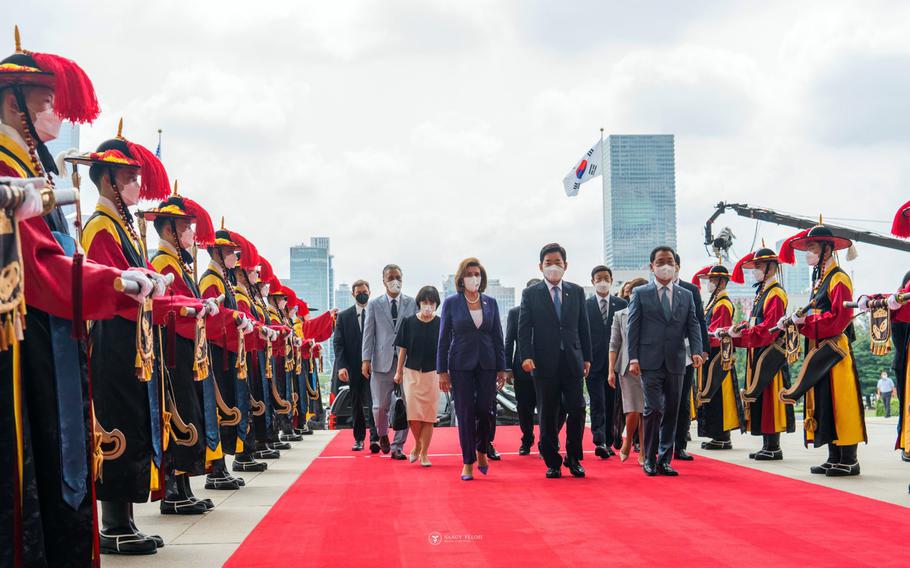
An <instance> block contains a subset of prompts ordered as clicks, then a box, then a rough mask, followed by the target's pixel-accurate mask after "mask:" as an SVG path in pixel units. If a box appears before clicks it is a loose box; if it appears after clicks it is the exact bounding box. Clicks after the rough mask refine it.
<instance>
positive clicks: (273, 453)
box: [253, 442, 281, 460]
mask: <svg viewBox="0 0 910 568" xmlns="http://www.w3.org/2000/svg"><path fill="white" fill-rule="evenodd" d="M253 457H254V458H256V459H257V460H277V459H278V458H280V457H281V452H279V451H278V450H273V449H271V448H269V447H268V445H267V444H263V443H262V442H256V451H254V452H253Z"/></svg>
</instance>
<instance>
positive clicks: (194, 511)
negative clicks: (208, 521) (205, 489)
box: [160, 499, 209, 515]
mask: <svg viewBox="0 0 910 568" xmlns="http://www.w3.org/2000/svg"><path fill="white" fill-rule="evenodd" d="M160 510H161V514H162V515H201V514H203V513H205V512H206V511H208V510H209V508H208V507H206V505H205V503H203V502H202V501H194V500H192V499H184V500H182V501H169V500H167V499H162V500H161V507H160Z"/></svg>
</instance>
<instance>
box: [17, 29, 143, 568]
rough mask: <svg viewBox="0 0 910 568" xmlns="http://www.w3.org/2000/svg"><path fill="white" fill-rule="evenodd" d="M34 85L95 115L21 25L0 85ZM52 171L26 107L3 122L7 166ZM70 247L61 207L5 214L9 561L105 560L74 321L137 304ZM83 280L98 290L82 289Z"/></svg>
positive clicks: (83, 90)
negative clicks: (21, 216) (30, 214)
mask: <svg viewBox="0 0 910 568" xmlns="http://www.w3.org/2000/svg"><path fill="white" fill-rule="evenodd" d="M32 87H46V88H50V89H52V90H53V91H54V92H55V98H54V112H55V114H56V115H57V117H58V118H59V119H61V120H63V119H65V120H69V121H72V122H76V123H84V122H91V121H92V120H94V119H95V118H96V117H97V116H98V113H99V109H98V103H97V99H96V97H95V92H94V88H93V86H92V83H91V81H90V80H89V78H88V77H87V76H86V74H85V73H84V72H83V71H82V69H80V68H79V67H78V65H76V64H75V63H74V62H73V61H71V60H69V59H66V58H63V57H59V56H56V55H51V54H46V53H33V52H28V51H24V50H22V49H21V47H20V45H19V37H18V29H17V30H16V53H15V54H13V55H12V56H10V57H7V58H5V59H3V60H2V61H0V93H2V94H3V95H6V94H9V93H11V94H13V95H14V96H15V98H16V102H17V106H18V108H20V109H23V110H25V109H27V108H28V106H27V104H26V96H25V95H26V94H27V92H28V91H27V90H28V89H29V88H32ZM19 127H21V128H23V129H24V130H23V131H19V130H17V128H19ZM51 173H54V174H56V173H57V168H56V165H55V164H54V161H53V157H52V156H51V154H50V152H49V151H48V150H47V148H46V146H45V145H44V143H43V142H42V141H41V139H40V137H39V136H38V134H37V131H36V129H35V125H34V123H33V121H32V119H31V115H30V113H29V112H22V113H21V114H20V120H19V122H17V124H16V125H15V127H14V126H13V125H7V124H2V123H0V176H9V177H15V178H32V177H46V178H47V179H48V181H49V182H50V181H51V179H50V177H49V174H51ZM75 253H76V247H75V241H74V239H73V238H72V237H71V236H70V235H69V229H68V226H67V223H66V220H65V218H64V216H63V214H62V212H61V211H60V209H59V208H54V209H52V210H51V211H49V212H48V213H47V215H46V216H45V217H43V218H39V217H36V218H31V219H28V220H25V221H21V222H18V223H17V222H16V220H15V216H14V212H13V211H2V212H0V268H2V269H3V273H4V286H3V287H4V290H5V292H4V298H3V300H2V303H0V333H2V334H3V336H4V337H3V340H2V341H0V345H2V346H0V471H2V473H0V565H3V566H7V565H43V564H50V565H55V566H68V565H73V566H84V565H89V564H94V565H97V563H98V556H97V554H96V552H97V550H96V548H97V547H96V546H95V545H96V544H97V540H96V537H95V535H96V530H97V528H96V524H95V523H94V522H93V516H94V494H93V482H92V473H93V468H92V463H93V460H92V456H93V453H94V449H95V446H94V444H93V440H92V437H91V432H92V419H91V403H90V396H89V393H90V387H89V382H88V376H87V374H86V367H85V357H86V355H85V349H84V344H83V343H82V342H81V341H77V340H75V339H73V337H72V332H73V331H74V329H73V328H74V324H73V322H72V319H73V318H74V316H75V317H76V318H77V319H79V320H82V318H88V319H104V318H109V317H112V315H113V314H114V313H115V312H116V311H117V310H119V309H122V308H123V307H124V306H127V305H133V306H135V305H136V304H135V302H133V301H132V300H130V299H129V298H126V297H124V296H123V295H122V294H120V293H117V292H115V290H114V288H113V283H114V281H115V279H116V278H118V277H119V276H120V271H119V270H115V269H112V268H110V267H105V266H102V265H99V264H96V263H93V262H84V263H80V261H81V256H80V257H79V259H80V260H79V261H75V260H74V258H73V255H74V254H75ZM74 284H75V286H74ZM83 288H85V289H91V290H93V293H91V294H87V295H84V296H83V295H82V294H81V290H82V289H83ZM74 298H76V299H77V300H81V301H76V302H74ZM26 305H27V306H28V308H27V310H26V309H25V308H26ZM74 307H76V308H78V309H76V310H74ZM81 325H82V324H81V321H79V322H76V327H78V328H81ZM26 377H27V380H24V379H25V378H26Z"/></svg>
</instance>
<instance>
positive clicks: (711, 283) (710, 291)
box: [705, 280, 717, 294]
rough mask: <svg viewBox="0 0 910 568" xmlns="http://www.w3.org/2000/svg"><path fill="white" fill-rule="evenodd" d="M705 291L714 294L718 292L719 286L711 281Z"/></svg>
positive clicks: (706, 285)
mask: <svg viewBox="0 0 910 568" xmlns="http://www.w3.org/2000/svg"><path fill="white" fill-rule="evenodd" d="M705 290H707V291H708V293H709V294H710V293H712V292H714V290H717V284H715V283H714V282H711V281H710V280H709V281H708V283H707V284H705Z"/></svg>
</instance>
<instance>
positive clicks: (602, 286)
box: [594, 280, 611, 296]
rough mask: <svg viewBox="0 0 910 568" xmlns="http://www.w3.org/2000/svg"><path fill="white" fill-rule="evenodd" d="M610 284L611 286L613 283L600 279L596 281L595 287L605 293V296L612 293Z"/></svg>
mask: <svg viewBox="0 0 910 568" xmlns="http://www.w3.org/2000/svg"><path fill="white" fill-rule="evenodd" d="M610 286H611V283H610V282H605V281H604V280H599V281H597V282H595V283H594V289H595V290H597V291H598V292H599V293H601V294H603V295H604V296H609V295H610Z"/></svg>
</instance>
